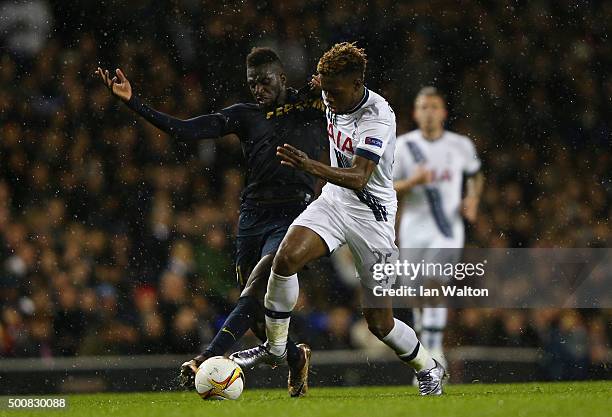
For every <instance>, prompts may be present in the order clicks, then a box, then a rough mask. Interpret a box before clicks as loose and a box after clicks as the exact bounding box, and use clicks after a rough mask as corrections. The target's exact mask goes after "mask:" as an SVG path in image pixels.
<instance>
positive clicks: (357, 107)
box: [341, 85, 370, 114]
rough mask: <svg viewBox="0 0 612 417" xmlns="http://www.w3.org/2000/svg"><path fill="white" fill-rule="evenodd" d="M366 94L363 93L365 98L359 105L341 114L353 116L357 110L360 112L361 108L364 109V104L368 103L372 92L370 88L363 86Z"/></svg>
mask: <svg viewBox="0 0 612 417" xmlns="http://www.w3.org/2000/svg"><path fill="white" fill-rule="evenodd" d="M363 88H364V90H365V92H364V93H363V97H362V98H361V100H360V101H359V103H358V104H357V105H356V106H355V107H353V108H352V109H351V110H349V111H347V112H344V113H341V114H351V113H355V112H356V111H357V110H359V109H360V108H362V107H363V105H364V104H366V102H367V101H368V98H370V90H368V87H366V86H365V85H364V86H363Z"/></svg>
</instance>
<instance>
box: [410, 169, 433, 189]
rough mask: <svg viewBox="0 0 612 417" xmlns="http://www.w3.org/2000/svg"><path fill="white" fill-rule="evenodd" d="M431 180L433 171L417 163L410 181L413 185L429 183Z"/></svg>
mask: <svg viewBox="0 0 612 417" xmlns="http://www.w3.org/2000/svg"><path fill="white" fill-rule="evenodd" d="M432 181H433V171H432V170H430V169H427V168H426V167H425V166H424V165H417V166H416V168H415V169H414V173H413V174H412V177H411V182H412V184H414V185H421V184H429V183H430V182H432Z"/></svg>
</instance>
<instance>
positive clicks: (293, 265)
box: [272, 245, 302, 276]
mask: <svg viewBox="0 0 612 417" xmlns="http://www.w3.org/2000/svg"><path fill="white" fill-rule="evenodd" d="M301 267H302V265H301V260H300V256H299V254H298V253H297V251H296V250H293V249H292V248H290V247H288V246H286V245H283V246H281V247H280V249H279V250H278V252H277V253H276V256H274V262H273V264H272V270H273V271H274V273H276V274H279V275H284V276H289V275H293V274H297V272H298V271H299V270H300V269H301Z"/></svg>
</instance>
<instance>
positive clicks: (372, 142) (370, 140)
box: [364, 136, 383, 148]
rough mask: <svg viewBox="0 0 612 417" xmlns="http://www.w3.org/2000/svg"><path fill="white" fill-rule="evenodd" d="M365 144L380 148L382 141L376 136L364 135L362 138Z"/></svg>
mask: <svg viewBox="0 0 612 417" xmlns="http://www.w3.org/2000/svg"><path fill="white" fill-rule="evenodd" d="M364 142H365V144H366V145H372V146H376V147H377V148H382V145H383V142H382V140H380V139H378V138H372V137H369V136H368V137H366V138H365V140H364Z"/></svg>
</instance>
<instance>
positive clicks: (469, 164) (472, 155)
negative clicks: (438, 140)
mask: <svg viewBox="0 0 612 417" xmlns="http://www.w3.org/2000/svg"><path fill="white" fill-rule="evenodd" d="M463 150H464V165H463V173H464V174H465V175H467V176H472V175H475V174H476V173H477V172H478V171H480V166H481V162H480V159H479V158H478V154H477V153H476V147H475V146H474V142H472V140H471V139H470V138H468V137H464V140H463Z"/></svg>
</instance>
